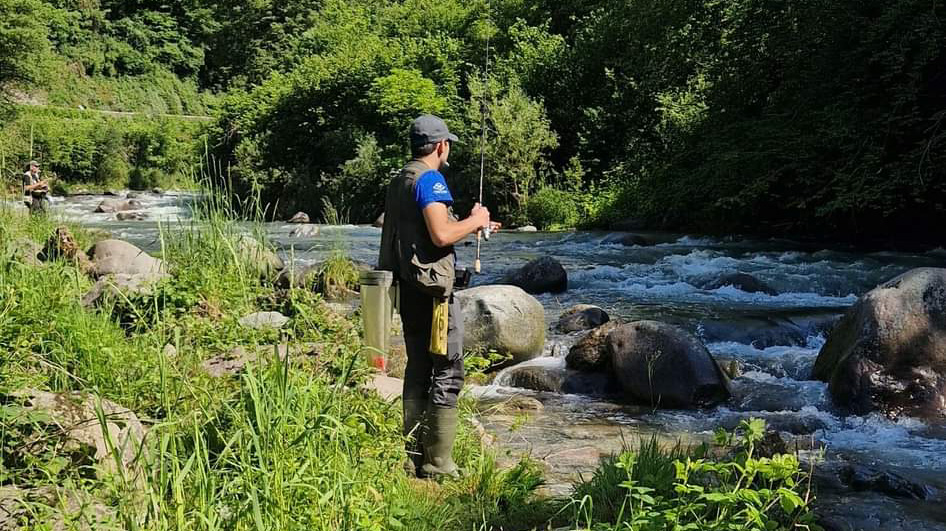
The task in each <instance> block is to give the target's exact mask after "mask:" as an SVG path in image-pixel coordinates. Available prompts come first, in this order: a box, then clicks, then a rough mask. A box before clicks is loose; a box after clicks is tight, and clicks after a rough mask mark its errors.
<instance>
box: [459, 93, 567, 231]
mask: <svg viewBox="0 0 946 531" xmlns="http://www.w3.org/2000/svg"><path fill="white" fill-rule="evenodd" d="M498 85H499V84H498V82H497V81H496V80H491V81H490V83H489V85H487V86H484V84H483V83H482V82H480V81H476V80H474V81H471V82H470V93H471V98H472V100H473V101H474V102H478V101H482V100H483V99H484V98H485V101H486V113H485V115H484V113H483V109H482V108H481V107H480V106H477V105H470V106H469V107H468V108H469V110H470V115H469V119H470V122H471V128H472V129H473V130H477V129H480V128H482V125H483V120H484V119H485V120H486V122H487V126H488V130H489V134H488V135H487V141H486V145H485V150H486V159H487V162H488V164H487V169H486V175H487V182H488V185H489V186H488V188H487V189H486V190H485V191H484V192H488V195H486V197H489V198H490V200H491V201H493V202H495V204H497V206H498V208H497V210H498V213H499V216H500V218H501V219H510V221H514V220H515V218H516V217H521V215H522V213H523V210H524V209H525V206H526V203H527V201H528V199H529V195H530V194H531V193H532V192H533V191H534V189H535V188H536V187H537V183H538V182H539V177H540V175H541V171H542V169H543V168H542V166H543V162H544V160H543V159H544V155H545V154H546V152H547V151H548V150H550V149H553V148H555V147H556V146H557V145H558V138H557V136H556V135H555V133H554V132H553V131H552V130H551V128H550V125H549V122H548V120H547V119H546V118H545V109H544V108H543V106H542V105H541V104H539V103H537V102H535V101H533V100H531V99H530V98H529V97H528V96H527V95H526V94H525V93H524V92H523V91H522V89H520V88H519V87H517V86H515V85H512V86H509V87H507V88H506V89H505V90H500V89H499V88H498ZM478 147H479V148H480V149H483V146H482V145H480V146H478Z"/></svg>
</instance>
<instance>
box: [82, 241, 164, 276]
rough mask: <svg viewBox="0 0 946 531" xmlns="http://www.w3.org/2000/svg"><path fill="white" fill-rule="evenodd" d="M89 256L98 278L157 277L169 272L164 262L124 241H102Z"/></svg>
mask: <svg viewBox="0 0 946 531" xmlns="http://www.w3.org/2000/svg"><path fill="white" fill-rule="evenodd" d="M88 255H89V258H90V259H91V261H92V274H93V275H94V276H96V277H101V276H105V275H113V274H114V275H119V274H121V275H156V274H161V273H165V272H166V271H167V267H166V266H165V264H164V262H163V261H161V260H159V259H157V258H154V257H152V256H151V255H149V254H148V253H146V252H144V251H142V250H141V249H139V248H138V247H135V246H134V245H132V244H130V243H128V242H126V241H122V240H102V241H100V242H98V243H96V244H95V245H93V246H92V248H91V249H90V250H89V252H88Z"/></svg>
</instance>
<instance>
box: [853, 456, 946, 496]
mask: <svg viewBox="0 0 946 531" xmlns="http://www.w3.org/2000/svg"><path fill="white" fill-rule="evenodd" d="M838 478H839V479H840V480H841V482H842V483H844V484H845V485H847V486H848V487H850V488H851V489H853V490H855V491H865V490H870V491H874V492H880V493H881V494H886V495H888V496H893V497H895V498H910V499H914V500H926V499H929V498H932V497H933V495H934V494H935V493H936V490H935V489H933V488H932V487H930V486H929V485H924V484H922V483H917V482H915V481H911V480H910V479H907V478H905V477H903V476H901V475H900V474H897V473H895V472H890V471H887V470H875V469H872V468H868V467H867V466H865V465H861V464H852V463H849V464H847V465H845V466H844V467H843V468H841V470H840V471H838Z"/></svg>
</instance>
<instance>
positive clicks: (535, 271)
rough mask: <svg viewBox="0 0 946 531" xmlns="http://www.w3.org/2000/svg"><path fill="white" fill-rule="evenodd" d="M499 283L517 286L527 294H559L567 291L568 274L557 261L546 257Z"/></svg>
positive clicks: (525, 266) (528, 264) (512, 273)
mask: <svg viewBox="0 0 946 531" xmlns="http://www.w3.org/2000/svg"><path fill="white" fill-rule="evenodd" d="M501 283H502V284H509V285H512V286H518V287H520V288H522V289H523V290H525V291H526V292H527V293H533V294H536V293H561V292H563V291H565V290H567V289H568V273H566V272H565V268H564V267H563V266H562V264H561V263H560V262H559V261H558V260H556V259H554V258H552V257H551V256H546V257H543V258H537V259H535V260H532V261H531V262H529V263H527V264H526V265H524V266H522V267H521V268H519V269H518V270H516V271H513V272H511V273H509V274H508V275H506V276H505V277H504V278H503V279H502V282H501Z"/></svg>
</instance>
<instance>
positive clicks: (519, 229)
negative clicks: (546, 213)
mask: <svg viewBox="0 0 946 531" xmlns="http://www.w3.org/2000/svg"><path fill="white" fill-rule="evenodd" d="M514 231H515V232H539V229H538V228H536V226H535V225H523V226H521V227H517V228H515V229H514Z"/></svg>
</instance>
